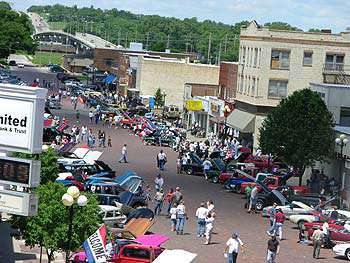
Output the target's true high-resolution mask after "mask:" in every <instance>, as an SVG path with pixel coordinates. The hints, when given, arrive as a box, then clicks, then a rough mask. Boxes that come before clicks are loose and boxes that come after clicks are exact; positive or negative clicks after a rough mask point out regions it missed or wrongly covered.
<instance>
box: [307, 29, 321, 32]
mask: <svg viewBox="0 0 350 263" xmlns="http://www.w3.org/2000/svg"><path fill="white" fill-rule="evenodd" d="M308 32H321V30H320V29H318V28H310V29H309V31H308Z"/></svg>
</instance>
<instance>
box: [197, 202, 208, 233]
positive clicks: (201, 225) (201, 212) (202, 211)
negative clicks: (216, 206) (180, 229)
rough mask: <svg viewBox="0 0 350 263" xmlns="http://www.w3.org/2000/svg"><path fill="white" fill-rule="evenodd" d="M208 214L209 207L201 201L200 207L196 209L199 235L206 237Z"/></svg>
mask: <svg viewBox="0 0 350 263" xmlns="http://www.w3.org/2000/svg"><path fill="white" fill-rule="evenodd" d="M207 216H208V209H207V208H205V204H204V203H201V204H200V207H199V208H198V209H197V211H196V218H197V236H198V237H204V233H205V219H206V218H207Z"/></svg>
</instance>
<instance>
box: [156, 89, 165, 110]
mask: <svg viewBox="0 0 350 263" xmlns="http://www.w3.org/2000/svg"><path fill="white" fill-rule="evenodd" d="M154 104H155V105H156V106H157V107H159V106H163V104H164V98H163V94H162V91H161V90H160V88H158V89H157V90H156V93H155V94H154Z"/></svg>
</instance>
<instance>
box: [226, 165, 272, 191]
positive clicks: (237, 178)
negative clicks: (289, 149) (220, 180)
mask: <svg viewBox="0 0 350 263" xmlns="http://www.w3.org/2000/svg"><path fill="white" fill-rule="evenodd" d="M254 171H256V169H255V168H254V169H251V168H250V167H249V168H247V169H245V170H244V171H242V170H236V173H237V175H233V176H232V178H231V179H229V180H227V181H226V183H225V185H224V187H225V188H226V189H227V190H229V191H233V192H235V193H241V185H242V183H247V182H254V181H262V180H264V179H265V178H266V177H267V176H268V174H264V173H258V174H256V175H254V174H250V173H252V172H254Z"/></svg>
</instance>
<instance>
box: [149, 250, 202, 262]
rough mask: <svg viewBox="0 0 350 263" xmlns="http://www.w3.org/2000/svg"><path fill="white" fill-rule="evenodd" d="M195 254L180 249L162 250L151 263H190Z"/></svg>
mask: <svg viewBox="0 0 350 263" xmlns="http://www.w3.org/2000/svg"><path fill="white" fill-rule="evenodd" d="M196 256H197V254H194V253H191V252H188V251H186V250H182V249H172V250H168V249H167V250H164V251H163V252H162V253H161V254H160V255H159V256H158V257H157V258H156V259H155V260H154V261H153V263H179V262H181V263H191V262H192V261H193V260H194V259H195V257H196Z"/></svg>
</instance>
